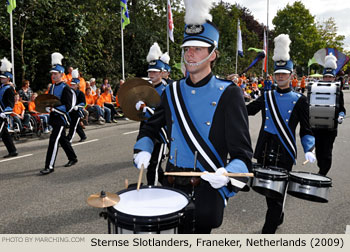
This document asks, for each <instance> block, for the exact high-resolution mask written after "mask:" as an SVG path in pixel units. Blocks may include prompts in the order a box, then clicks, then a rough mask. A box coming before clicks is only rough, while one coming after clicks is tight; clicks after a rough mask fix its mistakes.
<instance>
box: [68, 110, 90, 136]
mask: <svg viewBox="0 0 350 252" xmlns="http://www.w3.org/2000/svg"><path fill="white" fill-rule="evenodd" d="M69 115H70V118H71V122H70V126H69V133H68V135H67V138H68V140H69V142H72V141H73V138H74V136H75V132H76V133H78V135H79V137H80V139H83V138H86V135H85V132H84V130H83V128H82V127H81V125H80V119H81V118H80V116H79V114H78V113H76V112H72V113H70V114H69Z"/></svg>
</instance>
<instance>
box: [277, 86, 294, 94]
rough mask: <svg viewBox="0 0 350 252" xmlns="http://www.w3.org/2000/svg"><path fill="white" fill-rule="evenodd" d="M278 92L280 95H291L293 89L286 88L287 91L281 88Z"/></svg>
mask: <svg viewBox="0 0 350 252" xmlns="http://www.w3.org/2000/svg"><path fill="white" fill-rule="evenodd" d="M276 91H277V92H278V93H281V94H285V93H289V92H290V91H292V89H291V88H290V87H289V88H285V89H280V88H279V87H277V89H276Z"/></svg>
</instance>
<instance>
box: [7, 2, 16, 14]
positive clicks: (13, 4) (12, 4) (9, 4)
mask: <svg viewBox="0 0 350 252" xmlns="http://www.w3.org/2000/svg"><path fill="white" fill-rule="evenodd" d="M15 8H16V0H7V12H8V13H9V14H11V12H12V11H13V10H14V9H15Z"/></svg>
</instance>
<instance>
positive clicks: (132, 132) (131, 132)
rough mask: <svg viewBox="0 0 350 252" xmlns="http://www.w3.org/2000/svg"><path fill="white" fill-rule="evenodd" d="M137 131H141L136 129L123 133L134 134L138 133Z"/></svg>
mask: <svg viewBox="0 0 350 252" xmlns="http://www.w3.org/2000/svg"><path fill="white" fill-rule="evenodd" d="M137 132H139V131H138V130H135V131H130V132H125V133H123V135H129V134H134V133H137Z"/></svg>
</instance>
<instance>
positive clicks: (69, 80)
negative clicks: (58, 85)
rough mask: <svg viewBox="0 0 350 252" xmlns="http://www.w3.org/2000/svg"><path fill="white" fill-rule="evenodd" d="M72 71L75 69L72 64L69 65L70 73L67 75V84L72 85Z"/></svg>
mask: <svg viewBox="0 0 350 252" xmlns="http://www.w3.org/2000/svg"><path fill="white" fill-rule="evenodd" d="M72 71H73V67H71V66H70V67H68V74H67V75H66V77H67V84H68V85H69V86H71V85H70V83H71V81H72Z"/></svg>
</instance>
